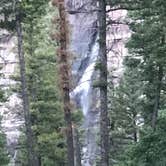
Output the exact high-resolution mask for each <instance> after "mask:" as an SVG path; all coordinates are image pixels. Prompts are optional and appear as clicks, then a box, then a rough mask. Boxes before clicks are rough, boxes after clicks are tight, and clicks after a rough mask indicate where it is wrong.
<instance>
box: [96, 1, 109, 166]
mask: <svg viewBox="0 0 166 166" xmlns="http://www.w3.org/2000/svg"><path fill="white" fill-rule="evenodd" d="M98 7H99V9H100V10H99V12H98V22H99V23H98V24H99V63H100V86H99V88H100V135H101V138H100V143H101V166H109V131H108V125H109V123H108V122H109V121H108V109H107V53H106V0H99V1H98Z"/></svg>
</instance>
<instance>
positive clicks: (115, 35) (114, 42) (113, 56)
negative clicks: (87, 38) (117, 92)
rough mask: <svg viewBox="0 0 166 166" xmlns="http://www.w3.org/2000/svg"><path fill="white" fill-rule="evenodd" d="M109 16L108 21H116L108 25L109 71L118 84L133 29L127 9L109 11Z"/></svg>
mask: <svg viewBox="0 0 166 166" xmlns="http://www.w3.org/2000/svg"><path fill="white" fill-rule="evenodd" d="M107 10H109V7H108V8H107ZM108 16H109V19H108V22H109V20H112V22H114V23H112V24H110V25H108V27H107V48H108V50H109V52H108V71H111V75H112V76H113V78H114V80H112V81H113V83H114V84H115V85H116V84H118V82H119V79H120V78H121V77H122V74H123V64H122V63H123V59H124V57H125V56H127V55H128V50H127V48H126V47H125V44H126V42H127V41H128V39H129V38H130V36H131V31H130V29H129V27H128V25H127V24H126V21H127V22H128V21H129V20H128V17H127V11H126V10H117V11H113V12H109V13H108Z"/></svg>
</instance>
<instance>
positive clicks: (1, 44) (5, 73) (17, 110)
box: [0, 30, 24, 166]
mask: <svg viewBox="0 0 166 166" xmlns="http://www.w3.org/2000/svg"><path fill="white" fill-rule="evenodd" d="M14 49H15V38H14V37H13V36H12V35H11V34H10V33H8V32H7V31H6V30H0V63H1V65H2V69H1V71H0V72H1V74H2V75H1V78H0V85H1V87H3V89H4V90H5V91H6V95H7V101H6V102H5V103H1V106H0V114H1V116H2V122H1V123H2V129H3V131H4V133H5V134H6V138H7V149H8V151H9V154H10V156H11V162H10V164H9V165H10V166H14V165H15V159H16V156H17V145H18V140H19V137H20V134H21V132H20V127H21V126H23V124H24V119H23V115H22V107H21V99H20V98H19V97H18V95H17V93H13V92H11V88H12V87H13V86H14V85H16V82H15V81H13V80H12V79H11V76H12V75H13V74H14V73H15V69H16V66H17V58H16V54H15V52H14V51H15V50H14ZM8 92H9V94H8Z"/></svg>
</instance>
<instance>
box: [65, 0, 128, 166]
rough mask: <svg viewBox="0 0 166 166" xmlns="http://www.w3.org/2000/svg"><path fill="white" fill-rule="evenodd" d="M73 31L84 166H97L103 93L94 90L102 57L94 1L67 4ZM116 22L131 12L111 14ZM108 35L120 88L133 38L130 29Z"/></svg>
mask: <svg viewBox="0 0 166 166" xmlns="http://www.w3.org/2000/svg"><path fill="white" fill-rule="evenodd" d="M66 5H67V11H68V13H69V23H70V27H71V41H70V47H69V49H70V51H71V52H72V53H74V55H75V59H74V63H73V67H72V74H73V78H74V89H73V91H72V92H71V97H72V98H73V99H74V100H75V101H76V105H77V107H78V108H80V109H81V110H82V112H83V115H84V122H83V125H82V127H83V128H84V130H85V133H84V142H83V147H82V165H83V166H95V165H96V164H95V163H96V159H97V156H99V147H98V145H97V141H98V140H99V134H98V131H99V101H98V97H99V91H98V90H97V89H94V88H93V86H92V85H93V80H94V79H96V77H97V75H98V74H97V73H96V71H95V70H94V66H95V61H96V60H97V56H98V42H97V36H98V31H97V13H96V12H91V11H92V10H93V9H95V7H96V6H95V1H93V0H66ZM108 15H109V17H110V18H111V19H112V20H117V21H120V22H124V20H125V18H126V15H127V11H125V10H119V11H114V12H110V13H109V14H108ZM107 29H108V32H107V47H108V48H112V50H111V51H110V52H109V54H108V70H109V71H112V72H111V73H112V76H113V78H114V80H111V81H112V82H113V83H114V84H117V83H118V81H119V78H120V77H121V75H122V73H123V66H122V61H123V58H124V56H126V54H127V49H126V48H125V42H126V40H127V39H128V38H129V37H130V30H129V28H128V26H127V25H124V24H119V25H110V26H108V28H107Z"/></svg>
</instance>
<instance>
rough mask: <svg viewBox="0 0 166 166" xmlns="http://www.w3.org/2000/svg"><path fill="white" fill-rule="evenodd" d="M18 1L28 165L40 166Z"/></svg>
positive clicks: (17, 16) (18, 31)
mask: <svg viewBox="0 0 166 166" xmlns="http://www.w3.org/2000/svg"><path fill="white" fill-rule="evenodd" d="M17 3H18V4H17ZM17 3H16V4H15V13H16V17H15V18H16V32H17V39H18V56H19V65H20V77H21V88H22V100H23V110H24V119H25V129H26V137H27V138H26V139H27V151H28V166H38V163H37V161H36V158H35V152H34V144H33V133H32V129H31V120H30V110H29V99H28V91H27V82H26V71H25V58H24V52H23V33H22V25H21V18H20V17H21V14H20V8H19V2H17Z"/></svg>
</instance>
